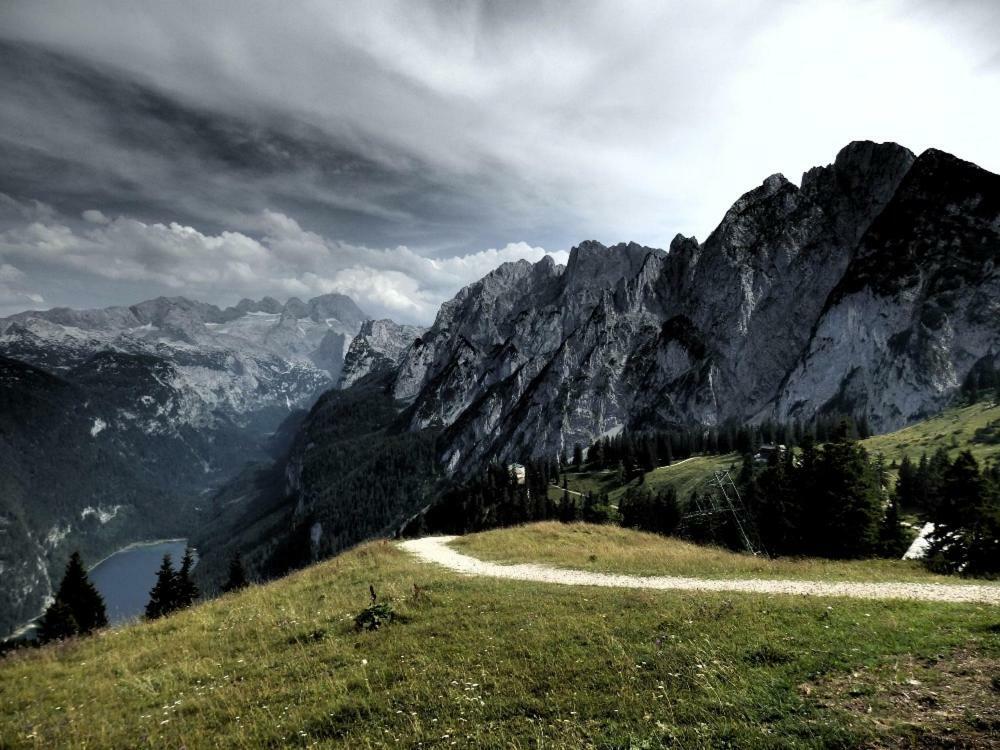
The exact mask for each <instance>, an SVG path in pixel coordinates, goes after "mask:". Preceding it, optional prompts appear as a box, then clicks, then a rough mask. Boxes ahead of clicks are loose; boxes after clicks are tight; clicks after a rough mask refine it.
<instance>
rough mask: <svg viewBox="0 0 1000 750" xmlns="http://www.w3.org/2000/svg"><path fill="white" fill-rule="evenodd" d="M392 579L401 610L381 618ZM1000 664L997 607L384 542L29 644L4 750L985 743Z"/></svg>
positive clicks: (7, 684) (8, 692) (10, 689)
mask: <svg viewBox="0 0 1000 750" xmlns="http://www.w3.org/2000/svg"><path fill="white" fill-rule="evenodd" d="M614 532H615V530H613V529H610V528H600V529H596V530H593V531H592V533H593V534H595V535H596V534H605V533H607V534H611V533H614ZM530 533H532V532H530V530H527V531H526V530H510V531H503V532H493V534H494V536H493V537H492V538H493V543H494V544H496V545H497V546H500V545H502V544H503V543H504V541H505V538H506V540H507V541H508V542H509V543H510V544H511V545H514V544H516V543H517V540H518V539H520V538H523V536H524V535H525V534H530ZM505 535H506V537H505ZM486 536H487V535H483V537H486ZM609 565H610V562H609ZM369 584H372V585H374V587H375V588H376V590H377V591H378V592H379V594H380V595H381V596H382V597H389V598H391V599H392V600H393V604H394V606H395V609H396V611H397V613H398V614H399V615H400V616H401V618H402V619H401V620H400V621H397V622H394V623H393V624H390V625H388V626H386V627H384V628H382V629H380V630H378V631H376V632H364V633H359V632H356V631H355V630H354V628H353V618H354V616H355V615H356V614H357V613H358V612H359V611H361V610H362V609H363V608H364V607H365V606H367V604H368V586H369ZM414 586H417V587H418V588H417V589H415V588H414ZM955 665H960V666H961V670H960V672H959V671H957V670H958V667H957V666H955ZM998 674H1000V612H998V609H997V608H995V607H992V608H991V607H987V606H975V605H948V604H929V603H907V602H863V601H850V600H839V599H808V598H802V597H790V596H787V597H786V596H758V595H723V594H703V593H690V592H689V593H683V592H645V591H616V590H607V589H588V588H572V587H560V586H548V585H544V584H531V583H524V582H517V581H493V580H484V579H474V578H466V577H461V576H457V575H454V574H451V573H449V572H447V571H445V570H443V569H440V568H437V567H435V566H432V565H426V564H422V563H419V562H417V561H415V560H414V559H413V558H411V557H409V556H408V555H406V554H405V553H403V552H402V551H400V550H399V549H398V548H396V547H395V546H394V545H391V544H386V543H379V542H376V543H372V544H368V545H365V546H363V547H361V548H359V549H356V550H353V551H350V552H348V553H345V554H344V555H341V556H340V557H338V558H335V559H333V560H330V561H327V562H325V563H322V564H319V565H316V566H314V567H312V568H310V569H308V570H305V571H302V572H301V573H298V574H296V575H293V576H290V577H288V578H286V579H282V580H279V581H275V582H273V583H271V584H269V585H267V586H262V587H255V588H252V589H250V590H247V591H245V592H241V593H238V594H235V595H228V596H225V597H223V598H221V599H218V600H215V601H212V602H209V603H207V604H203V605H201V606H198V607H196V608H194V609H192V610H189V611H187V612H182V613H179V614H177V615H175V616H172V617H169V618H167V619H166V620H163V621H158V622H155V623H148V624H137V625H133V626H129V627H124V628H120V629H116V630H110V631H107V632H104V633H102V634H100V635H98V636H96V637H92V638H88V639H84V640H80V641H76V642H71V643H67V644H64V645H59V646H56V647H49V648H45V649H41V650H38V651H27V652H21V653H17V654H14V655H12V656H8V657H7V658H6V659H4V660H2V661H0V747H4V748H6V747H12V748H13V747H37V748H52V747H88V748H103V747H145V746H150V747H186V748H189V749H190V748H202V747H205V748H215V747H246V748H251V747H252V748H257V747H299V746H301V747H310V746H316V747H346V748H369V747H387V746H397V745H398V746H403V747H412V746H416V745H418V744H420V743H422V744H423V746H425V747H453V746H454V747H503V748H529V747H558V748H563V747H565V748H577V747H661V746H663V745H665V744H671V743H673V744H675V745H677V746H681V747H703V748H717V747H741V748H764V747H767V748H784V747H789V746H793V745H794V746H796V747H803V748H821V747H823V748H825V747H856V746H858V745H861V744H866V743H875V742H877V743H879V746H887V745H888V746H892V745H893V744H896V743H900V744H902V743H904V742H908V741H910V740H912V739H913V738H914V737H918V738H919V737H923V738H924V739H927V738H928V737H929V738H931V739H933V738H937V737H940V738H942V740H943V739H947V740H948V741H949V742H956V741H957V742H959V743H960V742H962V741H964V742H965V743H966V746H979V744H982V743H983V742H985V741H987V740H989V738H990V732H991V731H993V730H995V727H996V726H998V724H997V722H998V721H1000V716H998V713H997V711H998V710H997V705H996V704H997V702H996V701H995V700H991V697H992V696H995V693H991V692H990V691H991V689H992V688H991V687H990V685H991V678H992V677H994V676H996V675H998ZM911 681H913V682H914V683H919V685H921V686H926V687H920V686H917V685H915V684H911ZM954 686H959V687H960V688H961V691H960V693H958V694H957V695H953V694H952V693H954V692H955V687H954ZM928 691H933V695H930V694H929V692H928ZM904 694H905V696H906V700H908V701H913V710H907V709H906V707H905V706H904V707H901V706H900V704H899V701H900V700H903V698H902V697H900V696H902V695H904ZM924 697H926V698H927V700H931V699H933V700H934V701H936V702H937V704H936V707H935V710H933V711H929V710H927V706H926V705H925V704H924V703H923V702H922V701H923V700H924ZM859 701H860V702H861V703H860V704H859ZM859 705H860V708H859ZM868 707H871V712H869V711H868ZM942 717H943V718H942ZM977 743H979V744H977ZM928 744H933V743H931V742H930V741H928ZM956 746H958V745H956Z"/></svg>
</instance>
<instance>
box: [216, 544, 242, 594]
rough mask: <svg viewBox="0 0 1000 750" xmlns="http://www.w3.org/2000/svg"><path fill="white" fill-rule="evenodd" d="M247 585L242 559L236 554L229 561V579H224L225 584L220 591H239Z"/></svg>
mask: <svg viewBox="0 0 1000 750" xmlns="http://www.w3.org/2000/svg"><path fill="white" fill-rule="evenodd" d="M247 583H248V582H247V574H246V571H245V570H244V569H243V558H241V557H240V553H239V552H237V553H236V554H235V555H233V557H232V559H230V561H229V577H228V578H227V579H226V582H225V584H223V586H222V590H223V591H226V592H229V591H239V590H240V589H242V588H246V586H247Z"/></svg>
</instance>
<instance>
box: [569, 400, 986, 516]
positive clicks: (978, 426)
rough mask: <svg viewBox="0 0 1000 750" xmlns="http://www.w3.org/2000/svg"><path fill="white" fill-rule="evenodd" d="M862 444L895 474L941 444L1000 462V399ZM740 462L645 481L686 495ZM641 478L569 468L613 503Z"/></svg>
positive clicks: (694, 463) (694, 460)
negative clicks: (905, 459) (902, 463)
mask: <svg viewBox="0 0 1000 750" xmlns="http://www.w3.org/2000/svg"><path fill="white" fill-rule="evenodd" d="M861 444H862V445H863V446H864V447H865V449H866V450H867V451H868V452H869V453H870V454H872V455H878V454H881V455H882V456H883V457H884V458H885V462H886V466H887V468H888V469H889V470H890V475H894V467H896V466H897V465H898V463H899V462H900V461H902V459H903V456H909V457H910V460H911V461H914V462H917V461H918V460H919V459H920V457H921V456H922V455H923V454H924V453H926V454H927V455H928V456H930V455H931V454H932V453H934V451H936V450H937V449H938V448H944V449H945V450H946V451H947V452H948V454H949V457H951V458H952V459H954V458H955V456H957V455H958V453H959V452H960V451H963V450H968V451H970V452H971V453H972V454H973V455H974V456H975V457H976V460H977V461H979V463H980V464H982V465H984V466H986V465H992V464H994V463H997V462H1000V403H998V402H996V401H994V400H992V399H991V400H986V401H980V402H978V403H975V404H972V405H969V406H953V407H950V408H947V409H945V410H944V411H942V412H941V413H940V414H937V415H935V416H933V417H929V418H928V419H923V420H920V421H918V422H916V423H914V424H911V425H909V426H907V427H904V428H902V429H899V430H894V431H892V432H887V433H885V434H883V435H874V436H872V437H869V438H866V439H865V440H862V441H861ZM741 462H742V459H741V457H740V455H739V454H737V453H730V454H727V455H698V456H692V457H691V458H688V459H684V460H682V461H676V462H674V463H672V464H670V465H669V466H660V467H658V468H656V469H653V470H652V471H648V472H646V473H645V474H644V476H643V478H642V481H641V484H644V485H645V486H646V487H648V488H649V489H650V490H653V491H656V490H659V489H663V488H666V487H673V488H674V490H676V492H677V495H678V497H679V498H681V499H682V500H683V499H685V498H687V497H688V496H689V495H690V494H691V492H692V491H694V490H696V489H698V490H701V489H704V487H705V486H706V485H707V484H708V481H709V479H711V477H712V475H713V473H714V472H716V471H725V470H729V471H734V470H738V469H739V468H740V464H741ZM639 484H640V482H639V481H638V480H633V481H632V482H629V483H626V484H623V483H622V482H621V481H620V479H619V477H618V473H617V472H615V471H608V470H605V471H591V470H586V469H583V470H573V469H570V470H569V471H567V472H566V486H567V488H568V489H569V490H570V491H571V492H574V493H581V492H596V493H599V494H600V493H607V494H608V497H609V499H610V500H611V502H612V503H614V502H616V501H617V500H618V499H619V498H620V497H621V495H622V494H623V493H624V492H625V490H626V488H627V487H628V486H630V485H631V486H638V485H639ZM550 494H551V495H552V497H553V498H554V499H558V498H559V497H561V495H562V489H561V487H552V488H551V489H550Z"/></svg>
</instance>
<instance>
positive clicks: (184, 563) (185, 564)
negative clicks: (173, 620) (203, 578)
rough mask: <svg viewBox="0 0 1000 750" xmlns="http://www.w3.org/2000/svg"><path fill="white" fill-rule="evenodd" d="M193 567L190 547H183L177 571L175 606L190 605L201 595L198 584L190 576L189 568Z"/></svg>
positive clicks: (192, 555)
mask: <svg viewBox="0 0 1000 750" xmlns="http://www.w3.org/2000/svg"><path fill="white" fill-rule="evenodd" d="M193 567H194V554H193V550H192V549H191V548H190V547H185V548H184V557H183V558H182V559H181V569H180V570H179V571H177V579H176V588H177V606H178V607H190V606H191V605H192V604H194V603H195V600H197V598H198V597H199V596H200V595H201V592H200V591H198V586H197V584H195V582H194V580H193V579H192V578H191V569H192V568H193Z"/></svg>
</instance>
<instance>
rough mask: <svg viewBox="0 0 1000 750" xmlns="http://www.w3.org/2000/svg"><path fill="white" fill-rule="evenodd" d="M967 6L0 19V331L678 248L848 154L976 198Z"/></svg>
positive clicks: (982, 4) (230, 12) (989, 49)
mask: <svg viewBox="0 0 1000 750" xmlns="http://www.w3.org/2000/svg"><path fill="white" fill-rule="evenodd" d="M998 94H1000V3H998V2H994V1H993V0H981V1H979V2H976V1H974V0H837V1H836V2H833V1H827V0H811V1H809V2H800V1H795V0H766V1H764V0H730V1H727V2H721V1H719V0H691V1H690V2H662V1H657V2H640V1H632V0H609V1H607V2H605V1H603V0H585V1H584V0H580V1H579V2H575V1H574V0H561V1H560V2H545V1H544V0H540V1H539V2H525V1H523V0H507V1H504V2H499V1H497V2H457V1H444V0H442V1H441V2H427V1H420V0H400V1H399V2H393V1H392V0H379V1H378V2H372V1H371V0H361V1H357V2H355V1H354V0H343V1H339V2H336V3H329V2H318V1H317V2H312V1H311V0H302V1H301V2H297V3H273V2H262V1H261V2H257V1H250V2H247V1H245V0H241V1H240V2H233V1H225V0H216V1H214V2H210V3H205V2H203V1H199V2H189V1H188V0H179V1H178V2H170V3H135V2H134V1H133V0H79V1H77V2H54V1H53V2H50V1H49V0H23V1H22V0H6V2H4V3H2V4H0V315H5V314H10V313H13V312H16V311H20V310H23V309H44V308H48V307H53V306H71V307H100V306H105V305H111V304H129V303H133V302H137V301H139V300H142V299H147V298H150V297H154V296H157V295H160V294H166V295H183V296H187V297H191V298H194V299H200V300H204V301H208V302H214V303H216V304H220V305H227V304H233V303H235V302H236V301H237V300H239V299H240V298H242V297H252V298H255V299H256V298H260V297H262V296H265V295H270V296H274V297H277V298H279V299H286V298H288V297H290V296H298V297H300V298H302V299H307V298H309V297H312V296H315V295H317V294H322V293H327V292H341V293H345V294H349V295H351V296H352V297H354V299H355V300H356V301H357V302H358V304H359V305H360V306H361V307H362V308H363V309H364V310H366V311H367V312H368V313H369V314H371V315H373V316H377V317H383V316H384V317H391V318H394V319H396V320H398V321H401V322H414V323H424V324H427V323H429V322H430V321H431V320H433V317H434V315H435V313H436V310H437V307H438V305H439V304H440V303H441V302H442V301H444V300H446V299H448V298H449V297H451V296H452V295H454V294H455V292H457V291H458V289H460V288H461V287H462V286H464V285H465V284H468V283H471V282H472V281H474V280H476V279H477V278H479V277H481V276H482V275H483V274H485V273H487V272H488V271H489V270H490V269H492V268H494V267H495V266H497V265H498V264H500V263H502V262H504V261H509V260H518V259H521V258H525V259H528V260H531V261H537V260H538V259H540V258H541V257H542V256H543V255H544V254H546V253H548V254H551V255H552V256H553V257H554V258H555V260H556V261H557V262H565V261H566V258H567V257H568V251H569V249H570V248H572V247H573V246H574V245H576V244H578V243H579V242H581V241H583V240H586V239H596V240H599V241H601V242H604V243H606V244H612V243H616V242H622V241H636V242H640V243H643V244H647V245H652V246H656V247H664V248H665V247H667V246H668V245H669V243H670V240H671V239H672V238H673V236H674V235H675V234H677V233H682V234H685V235H695V236H697V237H698V238H699V239H704V238H705V237H706V236H707V235H708V233H709V232H711V230H712V229H713V228H714V227H715V225H716V224H717V223H718V221H719V220H720V219H721V218H722V216H723V214H724V213H725V211H726V209H727V208H728V207H729V206H730V205H731V204H732V203H733V201H735V200H736V199H737V198H738V197H739V196H740V195H741V194H742V193H744V192H746V191H747V190H750V189H751V188H753V187H755V186H756V185H759V184H760V183H761V182H762V181H763V180H764V179H765V178H766V177H767V176H768V175H770V174H773V173H775V172H781V173H783V174H785V175H786V176H787V177H788V178H789V179H791V180H793V181H795V182H798V180H799V179H800V177H801V174H802V173H803V172H804V171H806V170H807V169H808V168H810V167H812V166H816V165H822V164H828V163H830V162H832V161H833V159H834V157H835V156H836V153H837V151H839V150H840V149H841V148H842V147H843V146H845V145H846V144H847V143H849V142H850V141H852V140H863V139H868V140H875V141H895V142H897V143H901V144H903V145H904V146H907V147H908V148H910V149H911V150H913V151H915V152H917V153H919V152H920V151H923V150H924V149H926V148H931V147H934V148H940V149H943V150H945V151H949V152H951V153H953V154H955V155H957V156H959V157H961V158H964V159H967V160H969V161H973V162H975V163H977V164H979V165H980V166H982V167H984V168H986V169H989V170H991V171H994V172H1000V138H997V137H996V133H997V132H1000V96H998Z"/></svg>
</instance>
